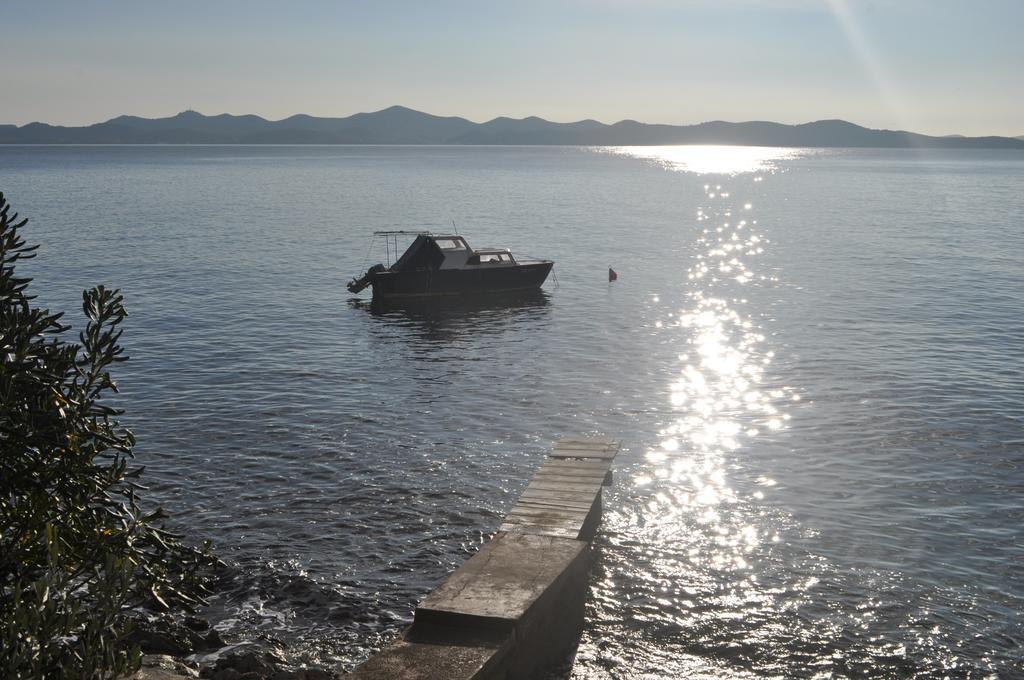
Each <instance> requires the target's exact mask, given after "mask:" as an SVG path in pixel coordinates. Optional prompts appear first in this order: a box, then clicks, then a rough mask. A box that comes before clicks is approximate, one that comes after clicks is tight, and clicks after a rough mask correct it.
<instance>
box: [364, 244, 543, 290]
mask: <svg viewBox="0 0 1024 680" xmlns="http://www.w3.org/2000/svg"><path fill="white" fill-rule="evenodd" d="M400 236H414V237H415V238H414V239H413V242H412V244H411V245H410V246H409V247H408V248H407V249H406V251H405V253H403V254H402V256H401V257H399V258H398V259H397V260H395V263H394V264H390V263H389V265H390V266H384V265H383V264H376V265H374V266H372V267H370V268H369V269H368V270H367V271H366V273H365V274H363V276H361V277H360V278H358V279H352V281H350V282H349V284H348V289H349V291H351V292H352V293H360V292H362V291H363V290H364V289H365V288H367V287H368V286H372V287H373V297H374V299H405V298H433V297H462V296H476V295H481V294H487V295H493V294H495V293H510V292H517V291H529V290H538V289H539V288H540V287H541V285H542V284H543V283H544V281H545V279H547V277H548V274H549V273H550V272H551V268H552V267H553V266H554V264H555V263H554V262H552V261H551V260H517V259H516V258H515V257H514V256H513V255H512V253H511V251H509V250H508V248H483V249H479V250H475V249H473V248H470V247H469V244H468V243H466V239H464V238H463V237H461V236H459V235H458V234H432V233H430V232H409V231H377V232H374V238H377V237H383V238H384V242H385V244H387V247H388V257H389V258H390V255H391V244H392V243H394V245H395V249H394V252H395V254H396V255H397V252H398V249H397V245H398V242H397V241H398V237H400Z"/></svg>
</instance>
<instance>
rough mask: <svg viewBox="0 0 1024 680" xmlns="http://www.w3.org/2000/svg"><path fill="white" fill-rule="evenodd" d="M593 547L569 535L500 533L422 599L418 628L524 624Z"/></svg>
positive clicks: (502, 627) (499, 627)
mask: <svg viewBox="0 0 1024 680" xmlns="http://www.w3.org/2000/svg"><path fill="white" fill-rule="evenodd" d="M587 547H588V546H587V543H585V542H583V541H577V540H573V539H567V538H556V537H553V536H535V535H532V534H521V533H506V534H498V535H497V536H495V538H494V539H493V540H492V541H491V542H490V543H488V544H487V545H485V546H484V547H483V548H481V549H480V552H478V553H477V554H476V555H474V556H473V557H471V558H470V559H469V560H468V561H466V563H465V564H463V565H462V566H461V567H459V568H458V569H456V570H455V572H454V573H452V575H451V576H449V577H448V580H446V581H445V582H444V583H443V584H441V586H439V587H438V588H437V589H436V590H435V591H434V592H432V593H431V594H430V595H428V596H427V597H426V599H424V600H423V602H421V603H420V605H419V607H417V608H416V615H415V621H414V624H413V628H414V630H415V629H416V628H417V627H422V626H436V625H444V626H450V627H467V628H475V629H478V630H499V631H511V630H513V629H515V628H517V627H520V626H522V625H523V624H524V623H525V622H526V621H527V620H528V619H529V617H530V613H531V610H534V608H535V607H537V606H538V603H540V602H541V601H542V600H544V598H545V596H551V595H553V594H554V593H557V591H558V590H559V589H560V587H561V584H562V581H563V580H564V575H565V574H566V573H567V572H570V571H573V569H574V568H575V567H577V566H578V564H579V563H580V562H581V561H582V560H584V558H585V555H586V550H587Z"/></svg>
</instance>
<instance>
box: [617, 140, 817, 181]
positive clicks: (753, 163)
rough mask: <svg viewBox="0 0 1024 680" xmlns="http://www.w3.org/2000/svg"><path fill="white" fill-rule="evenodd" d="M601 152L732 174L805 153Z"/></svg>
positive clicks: (767, 149) (735, 149)
mask: <svg viewBox="0 0 1024 680" xmlns="http://www.w3.org/2000/svg"><path fill="white" fill-rule="evenodd" d="M598 151H600V152H602V153H611V154H617V155H622V156H631V157H633V158H641V159H644V160H648V161H651V162H654V163H657V164H658V165H661V166H662V167H664V168H666V169H668V170H676V171H682V172H694V173H697V174H701V175H704V174H719V175H735V174H739V173H745V172H761V171H767V170H771V169H773V168H774V167H775V163H776V161H780V160H785V159H790V158H796V157H798V156H803V155H806V154H807V153H808V151H807V150H806V149H789V148H782V147H773V146H725V145H685V146H608V147H603V148H601V149H598Z"/></svg>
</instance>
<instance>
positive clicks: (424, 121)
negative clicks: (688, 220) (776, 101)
mask: <svg viewBox="0 0 1024 680" xmlns="http://www.w3.org/2000/svg"><path fill="white" fill-rule="evenodd" d="M13 144H39V145H47V144H55V145H56V144H237V145H261V144H289V145H292V144H310V145H314V144H323V145H348V144H352V145H358V144H379V145H388V144H395V145H484V146H486V145H511V146H515V145H551V146H670V145H735V146H772V147H802V148H806V147H810V148H915V149H1020V150H1024V139H1020V138H1015V137H999V136H985V137H964V136H961V135H951V136H946V137H935V136H930V135H922V134H918V133H914V132H907V131H902V130H874V129H870V128H866V127H862V126H860V125H856V124H854V123H850V122H847V121H844V120H819V121H814V122H809V123H802V124H799V125H786V124H782V123H773V122H768V121H748V122H739V123H732V122H726V121H710V122H705V123H699V124H697V125H658V124H649V123H641V122H638V121H635V120H622V121H619V122H617V123H614V124H606V123H601V122H599V121H596V120H589V119H588V120H581V121H576V122H572V123H555V122H552V121H548V120H544V119H543V118H538V117H536V116H530V117H528V118H519V119H516V118H507V117H499V118H495V119H493V120H490V121H487V122H484V123H475V122H473V121H470V120H467V119H465V118H460V117H456V116H435V115H431V114H428V113H423V112H422V111H415V110H413V109H409V108H406V107H404V106H392V107H389V108H386V109H383V110H381V111H374V112H371V113H357V114H354V115H352V116H347V117H343V118H323V117H315V116H310V115H306V114H297V115H294V116H290V117H288V118H285V119H282V120H277V121H271V120H267V119H265V118H261V117H260V116H256V115H251V114H250V115H237V116H236V115H231V114H226V113H225V114H220V115H215V116H206V115H203V114H201V113H198V112H196V111H183V112H181V113H179V114H177V115H174V116H170V117H166V118H141V117H138V116H118V117H116V118H112V119H110V120H108V121H104V122H102V123H95V124H93V125H87V126H81V127H64V126H57V125H49V124H47V123H39V122H34V123H27V124H25V125H22V126H17V125H0V145H13Z"/></svg>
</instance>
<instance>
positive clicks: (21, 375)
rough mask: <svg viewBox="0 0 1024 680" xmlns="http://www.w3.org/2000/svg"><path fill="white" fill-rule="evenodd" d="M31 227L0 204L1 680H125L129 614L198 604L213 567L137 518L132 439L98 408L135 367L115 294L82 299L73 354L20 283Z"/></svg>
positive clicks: (132, 657)
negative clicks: (117, 379)
mask: <svg viewBox="0 0 1024 680" xmlns="http://www.w3.org/2000/svg"><path fill="white" fill-rule="evenodd" d="M27 221H28V220H26V219H22V220H20V221H19V220H18V215H17V213H13V214H12V213H11V212H10V206H9V204H8V203H7V201H6V200H5V199H4V196H3V194H2V193H0V677H4V678H108V677H118V676H121V675H124V674H126V673H129V672H131V671H133V670H134V669H135V668H137V667H138V661H139V650H138V648H134V647H132V646H131V645H130V644H129V643H128V641H127V636H128V634H129V632H130V629H131V620H130V616H129V614H130V613H131V612H132V611H133V610H135V609H137V608H140V607H150V608H152V607H157V608H163V609H167V608H170V607H185V608H189V607H190V606H191V605H193V604H195V603H197V602H198V601H199V600H200V598H201V597H202V594H203V592H204V588H203V582H202V578H201V574H202V573H204V570H203V567H204V566H205V565H207V564H209V562H210V557H209V553H208V547H206V548H204V549H203V550H197V549H193V548H189V547H186V546H184V545H182V544H181V543H180V542H178V541H177V540H176V537H174V536H173V535H171V534H169V533H168V532H167V531H165V530H164V529H163V528H162V527H160V526H157V523H158V522H159V521H160V520H161V519H163V517H164V516H163V514H162V511H160V510H159V509H158V510H155V511H152V512H149V513H145V512H143V511H142V510H140V508H139V505H138V501H137V499H136V491H137V490H138V489H141V488H142V487H141V486H140V485H139V483H138V478H139V475H140V473H141V472H142V468H140V467H137V466H133V465H131V463H130V461H131V458H132V447H133V446H134V444H135V439H134V437H133V436H132V433H131V432H130V431H128V430H127V429H125V428H124V427H122V426H121V425H120V424H119V423H118V421H117V417H118V416H119V415H121V411H119V410H117V409H115V408H113V407H111V406H110V405H108V404H107V403H104V401H103V399H104V397H105V396H109V393H111V392H116V391H117V388H116V386H115V384H114V382H113V380H112V379H111V375H110V369H111V368H112V366H113V365H114V364H116V363H118V362H121V361H125V360H126V359H127V357H126V356H125V355H124V354H123V350H122V348H121V346H120V345H119V339H120V336H121V330H120V326H121V323H122V322H123V321H124V319H125V317H126V316H127V312H126V311H125V308H124V304H123V298H122V296H121V294H120V293H119V291H117V290H108V289H106V288H104V287H103V286H99V287H96V288H93V289H91V290H87V291H85V292H84V293H83V295H82V311H83V312H84V314H85V317H86V320H87V322H86V326H85V329H84V330H83V331H82V332H81V333H80V334H79V337H78V342H72V341H68V340H66V339H65V335H66V334H67V332H68V331H69V330H70V327H69V326H67V325H65V324H64V323H63V322H62V321H61V319H62V316H63V315H62V314H60V313H51V312H50V311H49V310H47V309H40V308H38V307H36V306H34V305H33V296H31V295H29V294H28V292H27V291H28V286H29V284H30V282H31V279H28V278H23V277H19V276H18V275H17V273H16V271H15V268H16V265H17V263H18V262H20V261H22V260H25V259H29V258H32V257H34V256H35V250H36V248H37V246H27V245H26V244H25V241H24V239H23V238H22V237H21V230H22V229H23V228H24V226H25V224H26V223H27Z"/></svg>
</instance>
